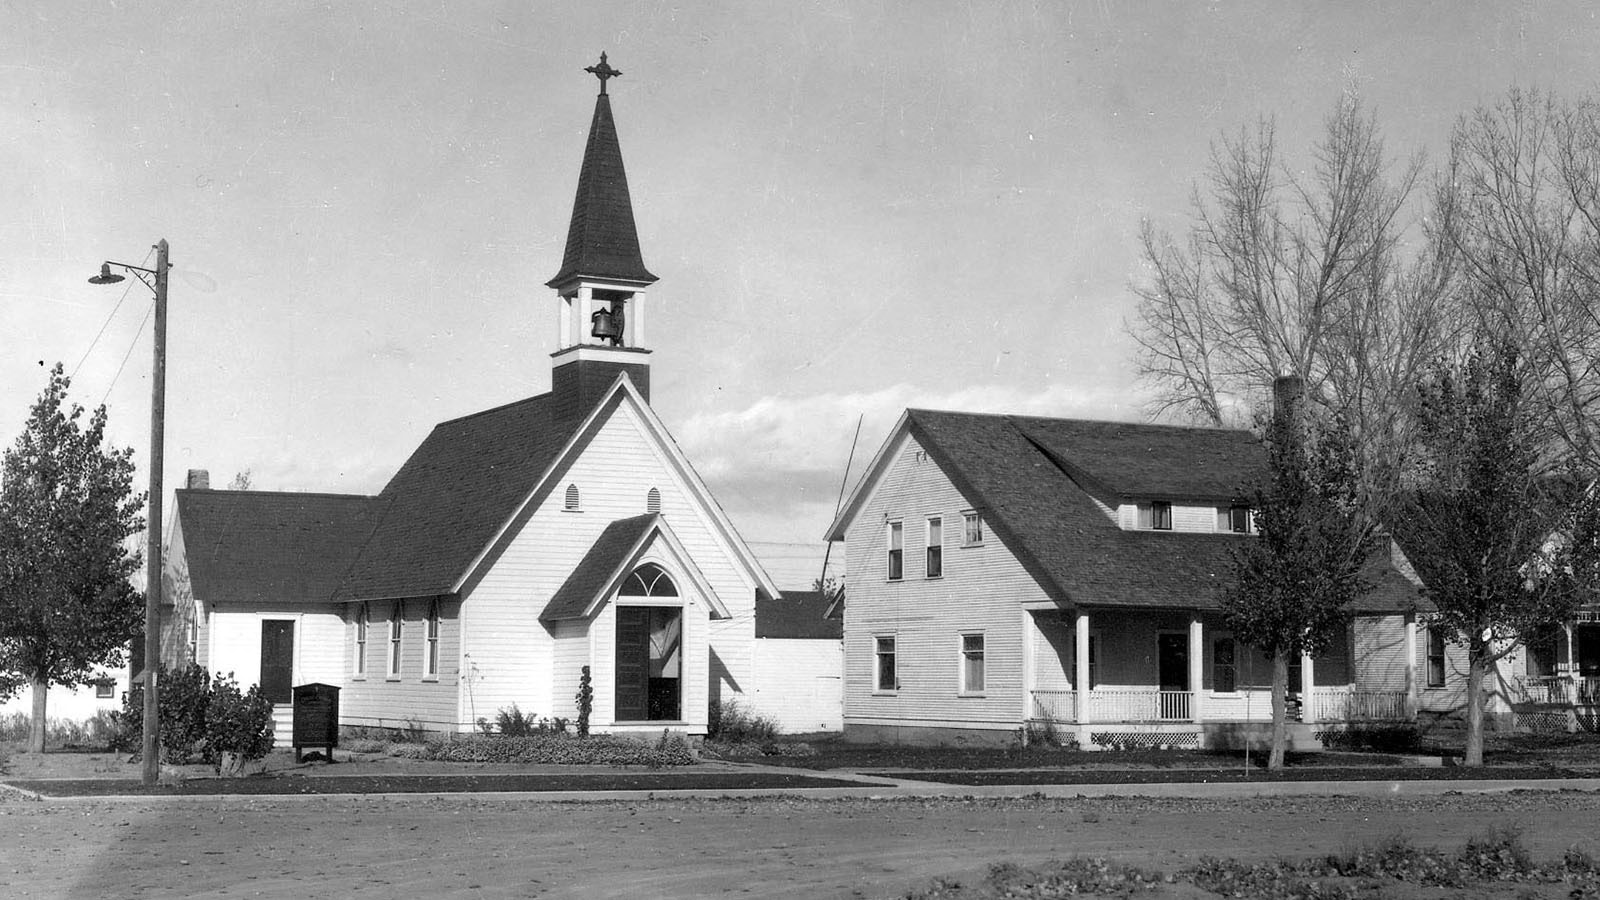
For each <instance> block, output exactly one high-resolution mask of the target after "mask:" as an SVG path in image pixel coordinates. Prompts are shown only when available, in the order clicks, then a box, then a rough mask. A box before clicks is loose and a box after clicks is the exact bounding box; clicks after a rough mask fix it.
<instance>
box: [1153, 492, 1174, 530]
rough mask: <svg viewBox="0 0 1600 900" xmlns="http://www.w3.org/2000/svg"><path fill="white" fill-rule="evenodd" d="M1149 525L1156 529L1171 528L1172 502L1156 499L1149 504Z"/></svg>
mask: <svg viewBox="0 0 1600 900" xmlns="http://www.w3.org/2000/svg"><path fill="white" fill-rule="evenodd" d="M1150 527H1151V528H1153V529H1155V530H1156V531H1171V530H1172V504H1171V503H1168V502H1167V501H1165V500H1156V501H1154V502H1152V503H1151V504H1150Z"/></svg>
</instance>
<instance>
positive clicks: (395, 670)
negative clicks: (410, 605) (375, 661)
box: [386, 603, 405, 678]
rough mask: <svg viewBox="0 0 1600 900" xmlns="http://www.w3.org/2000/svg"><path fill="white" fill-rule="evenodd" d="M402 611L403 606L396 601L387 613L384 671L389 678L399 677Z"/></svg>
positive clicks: (403, 632)
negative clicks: (386, 661) (386, 659)
mask: <svg viewBox="0 0 1600 900" xmlns="http://www.w3.org/2000/svg"><path fill="white" fill-rule="evenodd" d="M404 611H405V610H404V607H402V606H401V605H400V604H398V603H396V604H395V605H394V611H393V612H392V613H390V615H389V657H388V662H389V665H388V668H387V669H386V671H387V672H388V673H389V677H390V678H398V677H400V640H401V638H402V637H403V636H404V634H405V620H404V618H403V614H404Z"/></svg>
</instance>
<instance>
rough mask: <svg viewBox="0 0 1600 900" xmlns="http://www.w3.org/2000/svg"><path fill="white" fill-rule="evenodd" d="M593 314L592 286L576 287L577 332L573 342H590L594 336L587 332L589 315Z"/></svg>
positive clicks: (589, 323) (589, 320) (589, 321)
mask: <svg viewBox="0 0 1600 900" xmlns="http://www.w3.org/2000/svg"><path fill="white" fill-rule="evenodd" d="M593 314H594V288H591V287H581V288H578V334H577V337H576V339H575V341H574V343H578V344H590V343H593V342H594V338H593V337H591V336H590V334H589V327H590V325H591V322H592V320H591V319H590V318H589V316H591V315H593Z"/></svg>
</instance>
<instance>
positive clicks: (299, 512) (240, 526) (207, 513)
mask: <svg viewBox="0 0 1600 900" xmlns="http://www.w3.org/2000/svg"><path fill="white" fill-rule="evenodd" d="M176 493H177V506H178V516H179V519H180V521H181V522H182V527H183V531H184V549H185V555H186V558H187V563H188V567H189V579H190V588H191V590H193V591H194V593H195V595H196V596H197V597H201V598H204V599H206V600H207V601H209V602H225V603H281V604H292V605H298V604H305V603H327V602H329V600H331V599H332V596H333V592H334V588H335V587H337V586H338V584H339V581H340V579H341V578H343V577H344V574H345V572H346V570H347V569H348V568H349V567H350V563H351V562H352V561H353V560H354V559H355V556H356V553H357V552H359V550H360V549H361V545H362V543H363V542H364V541H365V540H366V537H367V535H368V534H370V533H371V531H372V525H373V521H374V519H375V517H376V511H377V505H378V502H379V501H378V498H376V497H368V496H361V495H352V494H297V493H283V492H277V491H212V490H187V489H184V490H179V491H177V492H176Z"/></svg>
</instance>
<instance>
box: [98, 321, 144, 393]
mask: <svg viewBox="0 0 1600 900" xmlns="http://www.w3.org/2000/svg"><path fill="white" fill-rule="evenodd" d="M155 310H156V301H155V299H154V298H152V299H151V300H150V307H149V308H148V309H146V310H145V311H144V319H142V320H141V321H140V322H139V330H138V331H135V332H134V333H133V339H132V340H130V341H129V342H128V352H127V353H124V354H122V362H121V363H118V364H117V374H115V375H112V376H111V383H110V384H108V385H106V392H105V393H104V394H102V395H101V397H100V405H101V406H104V405H105V403H106V398H107V397H110V396H111V389H112V388H114V387H116V386H117V379H118V378H121V377H122V370H123V368H124V367H125V366H127V365H128V357H130V356H132V355H133V348H135V347H137V346H139V336H140V335H142V334H144V326H145V325H146V324H148V323H149V321H150V314H151V313H153V312H155Z"/></svg>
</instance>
